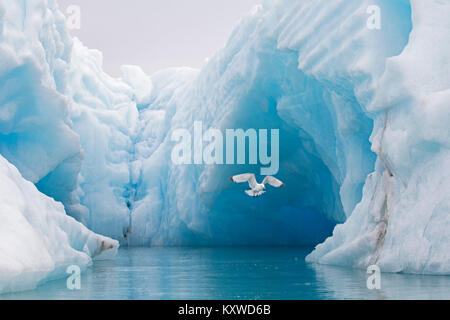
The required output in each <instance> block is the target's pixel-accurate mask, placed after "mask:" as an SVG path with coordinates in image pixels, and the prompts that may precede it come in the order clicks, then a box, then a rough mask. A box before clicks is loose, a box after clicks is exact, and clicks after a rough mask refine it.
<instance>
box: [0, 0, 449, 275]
mask: <svg viewBox="0 0 450 320" xmlns="http://www.w3.org/2000/svg"><path fill="white" fill-rule="evenodd" d="M374 8H377V10H373V9H374ZM374 12H375V13H376V12H378V13H379V14H380V17H379V18H380V19H381V20H380V21H379V25H377V24H375V27H374V28H372V27H369V24H370V23H371V21H372V20H371V19H373V17H372V15H373V14H374ZM449 13H450V4H449V3H448V2H446V1H440V0H432V1H427V2H426V4H425V3H424V2H423V1H419V0H411V1H407V0H395V1H388V0H371V1H368V0H363V1H360V0H350V1H349V0H345V1H344V0H335V1H325V0H315V1H306V0H305V1H294V0H276V1H263V2H262V4H260V5H258V6H256V7H255V8H254V9H253V10H252V12H251V13H250V14H249V15H248V16H246V17H245V18H244V19H242V20H241V21H240V22H239V24H238V25H237V26H236V28H235V29H234V31H233V33H232V34H231V36H230V38H229V40H228V42H227V43H226V45H225V46H224V47H223V48H221V49H220V50H219V51H217V53H216V54H215V55H214V56H213V57H211V58H210V59H209V60H208V62H207V63H206V64H205V66H204V67H203V68H202V69H201V70H196V69H191V68H188V67H183V68H172V69H167V70H162V71H159V72H157V73H155V74H153V75H146V74H145V73H144V72H143V71H142V69H140V68H139V67H137V66H123V67H122V69H121V70H122V77H121V78H112V77H110V76H109V75H107V74H106V73H105V72H104V71H103V70H102V59H103V58H102V54H101V52H99V51H97V50H91V49H88V48H86V47H85V46H84V45H83V44H82V42H81V41H80V40H78V39H76V38H72V37H70V35H69V34H68V32H67V30H66V27H65V21H64V17H63V15H62V14H61V13H60V12H59V10H58V7H57V5H56V2H55V1H53V0H47V1H45V0H29V1H26V2H17V1H14V0H4V1H2V3H1V4H0V154H1V155H2V156H3V157H4V158H5V159H6V160H4V161H8V162H9V164H7V165H6V162H5V166H8V167H10V166H15V167H16V168H17V169H18V171H19V172H20V174H21V175H22V176H23V178H24V179H26V180H27V181H30V182H31V183H33V184H34V185H35V186H36V187H37V189H38V190H39V192H41V193H42V194H45V195H46V196H49V197H51V198H53V199H54V200H56V201H58V202H61V203H62V204H63V206H64V208H62V207H61V206H58V208H59V209H58V212H59V213H60V214H61V215H63V213H64V210H65V212H66V213H67V214H68V215H69V216H71V217H73V218H75V219H76V220H77V221H79V222H80V223H82V224H83V225H84V226H85V227H87V228H89V230H92V232H95V233H99V234H103V235H105V236H108V237H111V238H113V239H115V240H117V241H119V242H120V243H121V244H122V245H130V246H169V245H172V246H173V245H209V246H211V245H305V246H306V245H308V246H316V245H317V244H319V243H321V244H319V245H317V247H316V249H315V250H314V251H313V252H312V253H311V254H310V255H309V256H308V257H307V260H308V261H310V262H314V263H324V264H334V265H343V266H349V267H356V268H366V267H367V266H369V265H372V264H377V265H379V266H380V268H381V270H382V271H386V272H409V273H427V274H450V256H449V252H450V250H449V246H450V238H449V235H448V232H446V230H448V229H449V227H450V220H449V215H448V213H449V211H450V199H449V197H448V194H449V191H450V185H449V181H450V179H449V178H450V177H449V175H450V171H449V170H448V169H447V168H449V164H450V163H449V162H450V152H449V145H450V136H449V130H448V123H450V122H449V120H450V113H449V108H448V101H449V98H450V78H449V77H450V69H449V68H450V65H449V63H448V53H449V52H450V48H449V45H448V44H447V43H448V35H447V33H446V31H447V30H448V28H449V22H448V19H447V17H448V16H449ZM369 22H370V23H369ZM430 48H433V50H430ZM198 122H201V123H202V125H203V128H205V130H207V128H215V129H217V130H219V131H221V132H225V131H226V130H227V129H243V130H247V129H255V130H258V129H265V130H268V131H270V130H272V129H275V130H279V135H280V137H279V138H280V139H279V141H280V146H279V159H280V163H279V172H278V175H277V177H278V178H279V179H280V180H282V181H283V182H285V183H286V187H285V189H284V190H283V191H278V190H274V191H273V192H270V193H268V194H267V195H266V196H265V197H262V198H259V199H257V200H256V201H255V199H248V197H247V196H246V195H245V194H244V193H243V192H238V191H237V190H236V186H235V185H233V184H232V183H230V181H229V177H230V176H233V175H235V174H237V173H242V172H254V173H259V172H260V169H261V163H257V164H235V165H211V164H196V165H195V164H193V165H179V164H176V163H174V162H173V161H172V159H171V154H172V151H173V148H174V147H175V145H176V142H175V141H173V140H172V139H171V137H172V136H173V133H174V132H175V131H176V130H179V129H185V130H187V131H189V132H194V130H195V124H196V123H198ZM267 149H268V150H270V145H267ZM259 178H260V177H258V178H257V179H258V180H261V179H259ZM16 180H18V179H16ZM16 180H14V181H16ZM19 180H20V179H19ZM20 181H22V180H20ZM22 183H25V182H24V181H22ZM4 185H5V184H4V183H3V181H2V182H1V186H2V187H3V186H4ZM27 186H30V185H29V184H27ZM27 190H28V189H27ZM35 191H36V192H34V193H36V194H39V193H38V191H37V190H35ZM27 194H28V193H27ZM42 194H39V197H40V198H45V196H43V195H42ZM36 197H38V196H36ZM45 199H46V201H50V200H49V199H47V198H45ZM42 201H44V200H42ZM55 206H57V205H55ZM19 212H22V211H20V210H19ZM2 214H3V212H2ZM44 214H45V212H34V213H33V215H35V216H36V219H39V217H40V216H42V215H44ZM19 217H20V215H19ZM5 219H6V218H5ZM61 219H62V218H61ZM65 219H70V218H69V217H65ZM5 221H6V220H5ZM70 221H72V220H70ZM73 224H75V221H73ZM3 225H4V226H5V228H6V226H7V225H8V224H6V222H5V223H3V221H2V226H3ZM76 225H77V226H78V227H77V228H76V229H78V228H82V227H81V226H79V224H76ZM79 230H81V229H79ZM83 230H84V229H83ZM83 232H84V231H83ZM85 232H88V233H89V232H90V231H87V229H86V230H85ZM89 234H90V233H89ZM15 237H16V238H20V237H21V235H20V234H19V233H17V234H16V235H15ZM74 237H75V238H77V239H78V237H79V236H74ZM92 237H94V238H95V237H99V236H94V235H93V234H92ZM24 239H26V238H24ZM21 241H22V240H21ZM74 241H75V240H74ZM81 242H83V241H81ZM108 243H109V242H108ZM113 246H114V247H115V246H116V243H114V245H113ZM77 249H80V247H79V246H77ZM94 251H95V249H94ZM86 252H89V253H87V254H86V257H85V259H86V261H88V260H89V259H88V257H89V256H90V253H91V252H92V250H91V249H90V250H88V251H86ZM86 263H87V262H86ZM1 267H2V263H1V262H0V268H1Z"/></svg>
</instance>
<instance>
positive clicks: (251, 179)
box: [230, 173, 257, 189]
mask: <svg viewBox="0 0 450 320" xmlns="http://www.w3.org/2000/svg"><path fill="white" fill-rule="evenodd" d="M230 180H231V181H233V182H236V183H242V182H248V184H249V186H250V188H252V189H254V188H256V184H257V183H256V178H255V175H254V174H253V173H244V174H239V175H237V176H234V177H231V178H230Z"/></svg>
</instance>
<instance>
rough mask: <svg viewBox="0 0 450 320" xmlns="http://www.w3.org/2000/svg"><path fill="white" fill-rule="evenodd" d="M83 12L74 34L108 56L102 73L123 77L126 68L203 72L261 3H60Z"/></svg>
mask: <svg viewBox="0 0 450 320" xmlns="http://www.w3.org/2000/svg"><path fill="white" fill-rule="evenodd" d="M58 2H59V6H60V9H61V11H62V12H63V13H65V14H66V13H67V12H66V9H67V7H68V6H69V5H77V6H79V7H80V9H81V29H80V30H73V31H72V35H74V36H77V37H78V38H80V39H81V40H82V42H83V43H84V44H85V45H87V46H88V47H89V48H93V49H99V50H101V51H102V52H103V56H104V69H105V71H107V72H108V73H110V74H111V75H114V76H119V75H120V71H119V67H120V65H122V64H135V65H139V66H141V67H142V68H143V69H144V71H146V72H147V73H149V74H151V73H153V72H154V71H157V70H161V69H164V68H167V67H178V66H190V67H196V68H199V67H201V66H202V65H203V63H204V61H205V59H206V58H207V57H210V56H212V55H213V54H214V52H215V51H216V50H218V49H219V48H221V47H223V46H224V45H225V42H226V40H227V39H228V36H229V35H230V34H231V32H232V30H233V27H234V26H235V25H236V23H237V22H238V21H239V19H241V18H242V17H243V16H245V15H246V14H247V12H249V11H250V10H251V9H252V8H253V6H254V5H256V4H258V3H259V2H260V0H58Z"/></svg>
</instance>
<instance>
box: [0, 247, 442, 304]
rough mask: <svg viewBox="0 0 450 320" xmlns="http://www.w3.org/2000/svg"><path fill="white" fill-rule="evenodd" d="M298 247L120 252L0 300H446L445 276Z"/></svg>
mask: <svg viewBox="0 0 450 320" xmlns="http://www.w3.org/2000/svg"><path fill="white" fill-rule="evenodd" d="M310 251H311V249H305V248H122V249H120V250H119V254H118V256H117V258H116V259H115V260H114V261H97V262H95V264H94V265H93V266H92V267H90V268H89V269H88V270H87V271H86V272H85V273H83V274H82V277H81V286H82V287H81V290H79V291H71V290H68V289H67V287H66V280H65V279H62V280H56V281H52V282H50V283H47V284H44V285H42V286H40V287H39V288H38V289H37V290H33V291H28V292H22V293H15V294H7V295H0V299H114V300H116V299H233V300H234V299H275V300H277V299H295V300H297V299H301V300H303V299H314V300H316V299H450V277H438V276H415V275H401V274H382V278H381V286H382V288H381V290H379V291H371V290H369V289H367V287H366V281H367V277H368V275H367V274H366V273H365V272H364V271H361V270H348V269H345V268H337V267H330V266H319V265H313V264H307V263H305V262H304V258H305V256H306V255H307V254H308V253H309V252H310Z"/></svg>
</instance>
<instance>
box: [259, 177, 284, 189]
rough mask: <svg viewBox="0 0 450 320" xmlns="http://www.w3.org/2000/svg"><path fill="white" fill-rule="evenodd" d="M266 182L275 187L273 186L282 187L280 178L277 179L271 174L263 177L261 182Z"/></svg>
mask: <svg viewBox="0 0 450 320" xmlns="http://www.w3.org/2000/svg"><path fill="white" fill-rule="evenodd" d="M266 183H268V184H270V185H271V186H272V187H275V188H281V187H284V183H283V182H281V181H280V180H278V179H277V178H275V177H272V176H267V177H265V178H264V181H263V184H266Z"/></svg>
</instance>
